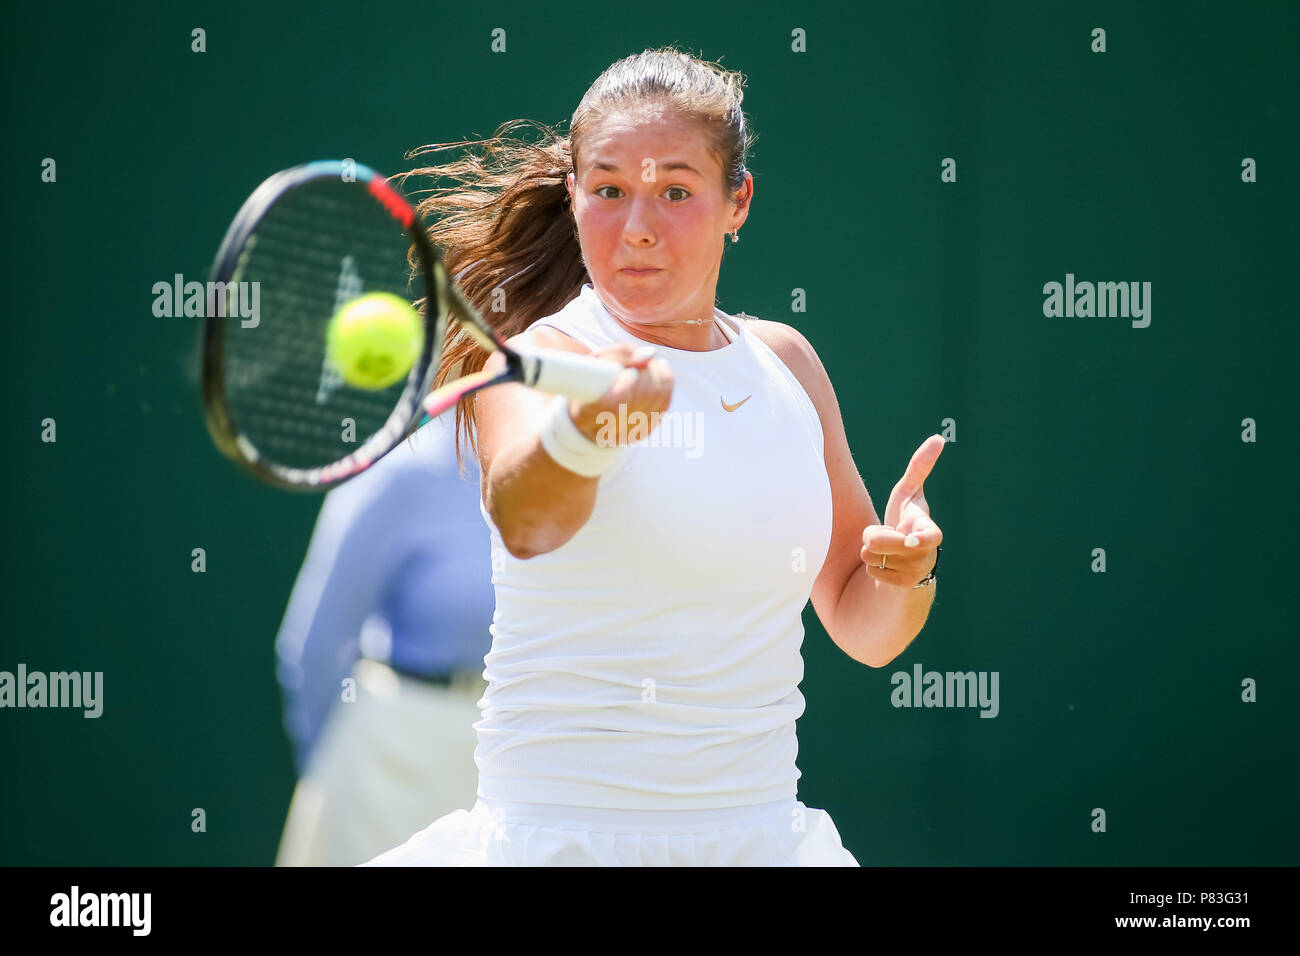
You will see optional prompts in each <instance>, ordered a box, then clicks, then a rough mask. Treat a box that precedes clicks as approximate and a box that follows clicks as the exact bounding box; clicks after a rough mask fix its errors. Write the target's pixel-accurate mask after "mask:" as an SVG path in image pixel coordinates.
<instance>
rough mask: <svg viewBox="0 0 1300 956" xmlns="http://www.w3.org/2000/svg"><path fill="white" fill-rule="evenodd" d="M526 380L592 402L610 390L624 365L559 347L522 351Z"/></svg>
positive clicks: (531, 383)
mask: <svg viewBox="0 0 1300 956" xmlns="http://www.w3.org/2000/svg"><path fill="white" fill-rule="evenodd" d="M518 355H519V358H520V359H521V360H522V363H523V370H524V384H525V385H528V386H529V387H531V388H535V389H538V390H539V391H543V392H550V393H551V394H553V395H563V396H565V397H566V398H572V399H576V400H577V401H579V402H590V401H592V400H593V399H597V398H600V396H602V395H604V394H605V393H606V392H608V391H609V387H610V386H611V385H613V384H614V380H615V379H617V378H618V376H619V373H620V372H622V371H623V366H622V365H619V364H618V363H617V362H611V361H610V360H609V359H602V358H592V357H591V356H590V355H578V354H576V353H574V352H562V351H559V350H558V349H528V350H527V351H522V350H520V351H518Z"/></svg>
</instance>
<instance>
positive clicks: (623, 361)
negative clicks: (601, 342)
mask: <svg viewBox="0 0 1300 956" xmlns="http://www.w3.org/2000/svg"><path fill="white" fill-rule="evenodd" d="M654 354H655V347H654V346H653V345H647V344H645V343H644V342H616V343H614V344H613V345H607V346H605V348H602V349H598V350H596V351H595V352H593V353H592V355H594V356H596V357H597V358H603V359H609V360H610V361H613V362H618V363H619V364H620V365H622V366H624V367H626V368H645V367H646V365H647V364H648V363H649V362H650V359H652V358H654Z"/></svg>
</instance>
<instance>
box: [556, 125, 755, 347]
mask: <svg viewBox="0 0 1300 956" xmlns="http://www.w3.org/2000/svg"><path fill="white" fill-rule="evenodd" d="M578 163H579V166H578V167H577V177H576V181H575V179H574V177H573V176H572V175H571V176H570V180H569V194H570V196H571V197H572V201H573V211H574V216H575V217H576V219H577V224H578V240H579V242H580V244H581V246H582V255H583V259H584V261H585V263H586V266H587V271H588V273H590V275H591V280H592V284H593V285H594V286H595V288H596V291H597V292H598V293H599V294H600V296H601V298H602V299H603V300H604V301H606V302H607V303H608V304H610V305H611V307H613V308H614V309H616V310H618V311H619V312H620V313H621V314H622V315H623V316H624V317H625V318H628V319H633V320H635V321H638V322H642V323H646V324H654V323H656V322H672V321H675V320H679V319H693V318H708V317H710V316H712V315H713V303H714V298H715V295H716V291H717V284H718V269H719V265H720V264H721V261H722V243H723V241H724V238H725V237H726V235H727V233H729V232H731V230H732V229H735V228H739V226H740V225H741V223H743V222H744V221H745V216H746V215H747V212H748V202H745V204H744V205H742V206H741V207H739V208H737V207H736V206H735V205H734V204H733V203H732V202H730V201H729V200H728V198H727V196H726V195H725V194H724V193H723V186H722V166H721V164H720V163H719V161H718V160H717V159H716V158H715V157H714V156H713V154H712V153H711V152H710V150H709V149H708V146H707V142H706V140H705V138H704V135H703V133H702V131H701V129H700V127H699V126H698V125H697V124H696V123H694V122H693V121H690V120H686V119H682V118H680V117H678V116H676V115H675V114H673V113H672V112H670V111H665V110H661V109H658V108H655V107H647V108H642V109H640V110H637V111H636V112H633V113H622V114H617V115H615V116H612V117H607V118H605V119H604V120H602V121H601V122H600V123H599V124H597V125H595V126H593V127H592V128H591V129H590V130H589V131H588V133H587V135H586V137H585V138H584V139H583V141H582V148H581V151H580V155H579V156H578ZM602 166H605V167H614V168H612V169H610V168H601V167H602ZM748 185H749V184H748V183H747V184H746V189H747V190H748ZM746 194H747V193H746ZM742 195H744V194H742ZM638 266H640V267H645V268H650V269H654V270H657V271H651V272H646V273H640V274H638V273H636V272H632V271H628V270H632V269H634V268H636V267H638Z"/></svg>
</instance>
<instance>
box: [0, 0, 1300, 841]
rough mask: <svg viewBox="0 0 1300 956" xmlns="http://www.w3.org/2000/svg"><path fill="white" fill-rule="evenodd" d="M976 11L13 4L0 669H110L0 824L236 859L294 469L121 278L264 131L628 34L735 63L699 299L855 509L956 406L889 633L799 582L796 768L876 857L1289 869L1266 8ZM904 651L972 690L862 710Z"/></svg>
mask: <svg viewBox="0 0 1300 956" xmlns="http://www.w3.org/2000/svg"><path fill="white" fill-rule="evenodd" d="M978 6H979V7H982V8H983V9H977V5H975V4H967V3H957V2H953V3H934V2H925V3H918V2H891V3H888V4H874V3H873V4H866V5H864V6H863V7H861V8H855V6H854V5H852V4H839V3H826V2H817V3H808V2H801V3H790V4H760V3H747V4H744V5H740V6H736V5H731V4H718V5H716V6H715V7H711V8H709V7H705V6H704V5H701V4H696V3H664V4H655V5H652V6H650V7H646V6H644V5H621V6H620V5H592V6H590V7H583V6H576V7H575V6H573V5H567V6H563V7H554V6H538V5H535V4H523V3H519V4H515V3H509V4H500V3H499V4H494V5H492V6H491V7H490V8H487V9H483V10H480V11H479V12H474V11H470V10H468V8H466V7H464V5H461V6H460V7H458V8H444V7H441V6H439V5H434V4H428V3H404V4H395V3H377V4H370V5H363V6H360V7H358V6H357V5H355V4H344V5H340V7H339V8H338V9H337V10H331V9H328V7H324V8H322V7H321V6H319V5H317V4H307V3H302V4H297V5H278V4H270V5H267V4H253V3H246V2H240V3H230V2H222V3H209V4H190V5H188V6H186V5H182V4H174V5H170V4H157V5H154V6H152V7H150V6H148V5H144V4H132V5H128V6H123V7H119V6H116V5H103V6H102V7H100V6H95V7H82V6H79V5H75V4H74V5H68V4H57V3H56V4H49V5H36V4H23V5H21V6H19V5H7V6H6V7H5V10H4V13H3V30H2V31H0V36H2V37H3V39H0V49H2V50H3V56H2V57H0V69H2V70H3V75H4V86H3V98H4V100H3V116H4V129H5V137H4V138H5V143H6V146H5V149H4V150H2V151H0V168H2V170H3V177H4V181H5V183H6V188H5V190H4V193H3V204H4V206H3V209H4V221H5V229H4V236H5V238H4V242H5V262H6V266H7V268H6V273H7V275H8V277H9V279H8V291H7V293H6V296H5V305H4V313H5V318H4V328H5V336H6V341H5V350H4V355H5V357H6V359H7V361H5V362H4V366H5V375H4V377H3V386H2V387H3V389H4V423H5V427H6V433H7V435H8V441H7V443H6V444H7V449H6V452H7V454H6V467H5V468H4V476H5V477H4V481H5V488H4V492H5V493H4V528H5V538H6V543H5V546H4V547H3V548H0V561H3V576H4V581H5V589H4V595H5V596H4V608H3V611H4V613H3V622H4V623H3V639H2V643H0V669H7V670H11V671H12V670H14V669H15V668H16V665H17V664H18V663H19V662H24V663H26V665H27V666H28V668H29V669H32V670H44V671H54V670H67V669H75V670H91V671H94V670H102V671H103V672H104V681H105V712H104V715H103V716H102V717H101V718H100V719H98V720H86V719H83V718H82V716H81V714H80V712H79V711H75V710H44V711H33V710H8V709H6V710H3V711H0V759H2V763H0V774H2V775H3V784H2V785H0V864H60V865H63V864H92V865H99V864H245V863H251V864H269V863H270V862H271V861H272V860H273V857H274V852H275V847H276V843H277V841H278V838H279V832H280V827H281V824H282V822H283V818H284V814H285V811H286V809H287V806H288V802H289V797H290V794H291V791H292V787H293V783H294V778H293V772H292V766H291V762H290V751H289V745H288V742H287V740H286V739H285V737H284V734H283V732H282V730H281V724H280V699H279V691H278V687H277V685H276V683H275V681H274V674H273V667H274V655H273V646H272V641H273V638H274V635H275V632H276V629H277V627H278V625H279V621H280V616H281V614H282V612H283V609H284V603H285V601H286V599H287V595H288V592H289V588H290V586H291V584H292V582H293V579H294V575H295V574H296V572H297V569H298V565H299V562H300V561H301V559H302V556H303V553H304V550H305V548H306V543H307V539H308V536H309V534H310V531H311V528H312V525H313V521H314V518H315V513H316V510H317V508H318V507H319V498H315V497H309V496H295V495H292V494H289V493H284V492H279V491H275V490H273V489H271V488H268V487H263V486H261V485H259V484H257V483H256V482H254V481H253V480H252V479H250V478H248V477H246V476H245V475H244V474H243V473H242V472H240V471H238V470H237V469H236V468H234V466H232V465H230V464H229V463H227V462H225V461H224V460H223V459H221V458H220V457H219V456H218V454H217V453H216V451H215V450H214V449H213V448H212V447H211V445H210V443H209V441H208V438H207V435H206V432H205V430H204V427H203V424H202V418H201V411H200V406H199V402H198V396H197V386H196V375H195V369H196V360H197V350H196V344H197V329H196V327H195V325H196V320H194V319H184V318H167V319H163V318H156V317H154V316H153V314H152V311H151V305H152V301H153V296H152V292H151V288H152V286H153V283H155V282H158V281H170V279H171V277H172V276H173V274H174V273H177V272H180V273H183V274H184V275H185V277H186V278H187V279H194V278H198V279H202V278H206V273H207V268H208V266H209V264H210V261H211V258H212V254H213V252H214V251H215V248H216V246H217V244H218V242H219V240H220V239H221V236H222V234H223V233H224V230H225V227H226V225H227V223H228V221H229V220H230V218H231V217H232V216H233V214H234V213H235V211H236V210H237V209H238V207H239V205H240V203H241V202H242V200H243V199H244V197H245V196H246V195H247V194H248V193H249V192H250V191H251V189H252V188H253V187H254V186H255V185H256V184H257V183H258V182H260V181H261V180H262V179H263V178H264V177H265V176H267V175H268V174H270V173H271V172H273V171H275V170H278V169H281V168H284V167H287V166H291V165H295V164H297V163H299V162H303V161H306V160H310V159H318V158H341V157H345V156H346V157H352V158H354V159H357V160H359V161H361V162H365V163H368V164H370V165H372V166H374V167H376V168H378V169H380V170H383V171H385V172H388V173H395V172H398V171H400V170H402V169H406V168H409V166H410V165H411V164H408V163H407V162H406V161H404V159H403V154H404V153H405V151H406V150H408V149H410V148H412V147H415V146H418V145H421V144H424V143H430V142H439V141H447V140H455V139H461V138H468V137H470V136H473V135H487V134H490V133H491V132H492V130H493V129H494V128H495V127H496V126H497V125H498V124H499V123H501V122H503V121H505V120H509V119H513V118H517V117H528V118H532V119H538V120H542V121H546V122H550V123H567V121H568V118H569V117H570V115H571V113H572V110H573V108H574V107H575V106H576V105H577V102H578V100H579V99H580V97H581V95H582V93H583V92H584V91H585V90H586V88H587V86H588V85H589V84H590V83H591V82H592V80H594V79H595V77H596V76H597V74H598V73H599V72H600V71H601V70H602V69H604V68H605V67H606V66H607V65H608V64H609V63H611V62H613V61H614V60H616V59H618V58H620V57H622V56H625V55H628V54H630V53H633V52H637V51H639V50H641V49H644V48H646V47H649V46H656V45H659V44H663V43H677V44H679V45H681V46H683V47H686V48H689V49H690V50H691V51H692V52H695V53H698V54H702V55H704V56H705V57H708V58H711V59H717V58H721V59H722V62H723V64H724V65H726V66H728V67H730V68H732V69H739V70H742V71H743V72H744V73H745V74H746V75H747V76H748V77H749V86H748V90H747V98H746V101H745V106H746V108H747V113H748V116H749V118H750V121H751V123H752V126H753V127H754V129H755V130H756V131H757V132H758V134H759V140H758V143H757V145H756V147H755V149H754V151H753V153H752V154H751V157H750V168H751V169H752V170H753V171H754V173H755V179H756V192H755V198H754V206H753V213H752V215H751V217H750V219H749V222H748V223H747V225H746V227H745V228H744V229H743V230H742V235H741V242H740V244H739V245H737V246H735V247H734V248H731V249H729V250H728V253H727V260H726V264H725V266H724V270H723V275H722V281H721V283H720V286H719V304H720V306H721V307H722V308H723V309H725V310H726V311H728V312H733V313H734V312H739V311H745V312H748V313H750V314H751V315H757V316H760V317H764V318H770V319H776V320H780V321H786V322H790V323H792V324H794V325H796V326H797V327H799V328H800V329H801V330H802V331H803V332H804V333H805V334H806V335H807V337H808V338H809V340H810V341H811V342H812V343H813V344H814V346H815V347H816V348H817V349H818V351H819V353H820V354H821V356H822V359H823V361H824V363H825V365H826V367H827V369H828V371H829V373H830V377H831V380H832V381H833V383H834V384H835V387H836V390H837V393H838V396H839V400H840V403H841V406H842V409H843V415H844V420H845V424H846V427H847V430H848V435H849V440H850V444H851V446H852V448H853V450H854V453H855V458H856V460H857V463H858V466H859V468H860V470H861V472H862V474H863V477H864V479H865V480H866V483H867V486H868V488H869V489H870V491H871V492H872V497H873V499H874V501H875V503H876V506H877V509H878V510H880V511H882V512H883V509H884V505H885V502H886V501H887V499H888V496H889V489H890V488H891V487H892V485H893V483H894V482H895V481H896V480H897V479H898V477H899V476H900V475H901V474H902V471H903V468H904V467H905V465H906V464H907V460H908V458H909V456H910V455H911V453H912V452H913V451H914V450H915V448H916V447H917V445H919V444H920V443H921V441H922V440H924V438H925V437H926V436H927V435H929V434H932V433H934V432H936V431H939V430H940V429H941V428H942V427H943V421H944V420H945V419H952V420H953V421H954V422H955V438H956V441H955V442H952V443H950V444H949V445H948V446H947V447H946V448H945V450H944V453H943V455H942V457H941V458H940V460H939V462H938V464H937V466H936V468H935V471H934V474H933V476H932V478H931V480H930V481H929V482H928V483H927V486H926V491H927V497H928V499H929V502H930V505H931V508H932V512H933V515H934V517H935V519H936V520H937V521H938V522H939V524H940V525H941V526H942V527H943V529H944V532H945V545H944V554H943V567H942V574H941V580H940V585H939V591H938V597H937V603H936V605H935V607H934V609H933V611H932V614H931V618H930V621H929V623H928V624H927V626H926V628H925V630H924V631H923V633H922V634H921V635H920V637H919V638H918V639H917V640H916V641H915V642H914V643H913V644H912V646H911V647H909V648H908V650H907V651H906V652H905V653H904V654H903V655H902V656H901V657H899V658H898V659H897V660H896V661H895V662H894V663H893V664H891V665H889V666H887V667H885V668H883V669H880V670H873V669H870V668H867V667H864V666H862V665H860V664H857V663H855V662H854V661H852V660H850V659H849V658H848V657H846V656H845V655H844V654H842V653H841V652H840V651H839V650H838V649H837V648H836V647H835V646H834V645H833V644H832V643H831V642H830V641H829V640H828V638H827V637H826V635H825V633H824V632H823V631H822V629H821V627H820V625H819V624H818V622H817V620H816V617H815V615H814V614H813V612H812V610H811V608H809V609H808V610H807V611H806V613H805V622H806V625H807V630H808V634H807V639H806V641H805V658H806V661H807V677H806V679H805V681H804V683H803V685H802V690H803V692H804V694H805V695H806V697H807V700H808V707H807V712H806V715H805V716H804V718H803V719H802V720H801V721H800V724H799V739H800V745H801V746H800V759H799V764H800V767H801V769H802V771H803V778H802V780H801V782H800V798H801V799H802V800H803V801H804V802H805V803H806V804H808V805H809V806H814V807H823V808H826V809H827V810H828V811H829V812H830V814H831V816H832V817H833V818H834V820H835V821H836V823H837V825H838V827H839V829H840V832H841V835H842V837H843V839H844V843H845V845H846V846H847V847H848V848H849V849H850V850H851V851H852V852H853V853H854V854H855V855H856V856H857V858H858V859H859V861H860V862H862V863H864V864H1085V865H1112V864H1121V865H1143V866H1146V865H1199V864H1205V865H1229V864H1232V865H1251V864H1295V863H1298V862H1300V854H1298V853H1297V849H1298V843H1300V841H1298V840H1297V828H1296V822H1295V795H1296V784H1297V770H1296V768H1297V752H1296V751H1297V744H1296V707H1295V693H1296V675H1297V673H1298V672H1300V669H1298V668H1297V664H1300V659H1298V658H1300V655H1298V654H1297V651H1296V637H1297V632H1298V630H1300V628H1297V604H1296V592H1295V588H1294V583H1293V580H1292V579H1293V576H1294V573H1295V570H1296V564H1295V559H1294V557H1293V554H1294V551H1293V549H1292V548H1291V547H1290V544H1291V542H1290V540H1289V539H1290V537H1291V536H1292V534H1293V532H1294V529H1295V527H1296V517H1297V515H1296V501H1295V497H1294V495H1293V494H1292V493H1291V492H1290V491H1289V489H1290V488H1291V487H1292V483H1293V479H1294V475H1295V472H1296V467H1295V466H1296V464H1297V455H1296V450H1295V441H1296V438H1295V431H1294V415H1295V409H1296V403H1295V399H1294V394H1295V392H1294V387H1295V383H1294V380H1293V379H1291V378H1290V375H1291V374H1293V373H1291V372H1289V371H1288V369H1289V368H1290V366H1291V364H1292V360H1293V358H1294V356H1295V354H1296V352H1297V344H1298V338H1300V337H1298V336H1297V333H1296V331H1295V325H1294V323H1295V321H1296V310H1295V301H1296V299H1295V291H1294V282H1295V278H1296V268H1295V252H1296V239H1295V221H1296V214H1297V211H1298V207H1297V202H1296V190H1297V186H1296V179H1295V174H1294V171H1293V170H1292V168H1291V167H1289V166H1288V165H1287V163H1289V162H1294V159H1295V157H1296V156H1297V155H1300V136H1298V135H1297V129H1300V118H1298V117H1297V115H1296V114H1297V106H1296V96H1295V91H1296V85H1295V80H1296V77H1295V72H1296V69H1295V68H1296V62H1297V54H1296V36H1297V35H1298V31H1300V8H1298V7H1297V6H1296V5H1295V4H1294V3H1291V2H1277V3H1268V4H1264V3H1257V4H1250V3H1248V4H1227V3H1222V4H1215V5H1211V4H1193V3H1159V4H1141V5H1133V4H1129V3H1088V4H1082V3H1074V4H1052V5H1044V4H1040V3H1030V2H1018V3H997V4H983V5H978ZM1045 6H1050V7H1052V9H1050V10H1048V9H1044V7H1045ZM1135 6H1137V9H1134V7H1135ZM445 9H456V10H457V12H456V13H454V14H448V15H447V16H448V18H447V19H446V20H442V21H440V20H439V19H437V18H438V17H439V16H440V15H442V14H443V11H444V10H445ZM194 27H202V28H204V29H205V30H206V31H207V52H205V53H202V54H197V53H192V52H191V51H190V31H191V29H192V28H194ZM497 27H500V28H503V29H505V30H506V35H507V52H505V53H503V54H494V53H493V52H491V48H490V41H491V31H492V30H493V29H494V28H497ZM796 27H799V28H803V29H804V30H806V31H807V36H808V42H807V47H808V49H807V52H806V53H802V54H796V53H792V52H791V50H790V42H791V41H790V33H791V30H792V29H794V28H796ZM1094 27H1103V28H1105V29H1106V31H1107V45H1108V49H1107V52H1105V53H1104V54H1095V53H1093V52H1091V51H1090V44H1091V36H1090V34H1091V31H1092V29H1093V28H1094ZM1247 156H1249V157H1253V158H1254V159H1255V160H1256V161H1257V162H1258V168H1259V181H1258V182H1257V183H1253V184H1247V183H1243V182H1242V181H1241V175H1240V173H1241V161H1242V159H1243V157H1247ZM45 157H53V158H54V159H55V160H56V161H57V163H58V167H57V170H58V179H57V182H56V183H53V184H50V183H43V182H42V181H41V177H40V173H41V161H42V160H43V159H44V158H45ZM945 157H953V158H954V159H955V160H956V161H957V175H958V178H957V182H955V183H944V182H941V181H940V163H941V161H942V160H943V159H944V158H945ZM1067 272H1072V273H1074V274H1075V275H1076V277H1077V278H1078V279H1079V280H1090V281H1119V280H1124V281H1130V280H1132V281H1149V282H1151V283H1152V286H1153V289H1152V321H1151V325H1150V327H1149V328H1146V329H1134V328H1131V327H1130V324H1129V322H1128V321H1127V320H1123V319H1098V318H1091V319H1088V318H1068V319H1067V318H1057V319H1049V318H1045V317H1044V316H1043V314H1042V300H1043V293H1042V287H1043V284H1044V283H1046V282H1050V281H1058V282H1063V281H1064V279H1065V275H1066V273H1067ZM794 288H801V289H805V290H806V291H807V296H808V311H807V312H806V313H804V314H797V315H795V314H791V312H790V300H791V299H790V297H791V290H792V289H794ZM47 417H48V418H54V419H55V420H56V421H57V429H58V431H57V435H58V441H57V443H54V444H47V443H43V442H42V441H41V439H40V431H41V421H42V419H45V418H47ZM1248 417H1249V418H1253V419H1255V420H1256V422H1257V423H1258V441H1257V442H1256V443H1243V442H1242V440H1241V423H1242V420H1243V419H1244V418H1248ZM1287 428H1292V431H1291V432H1288V431H1287ZM195 547H203V548H205V549H206V552H207V572H206V573H204V574H195V573H192V572H191V570H190V561H191V558H190V552H191V549H192V548H195ZM1099 547H1100V548H1104V549H1105V551H1106V555H1107V568H1108V569H1107V571H1106V573H1104V574H1097V573H1093V572H1092V571H1091V570H1090V564H1091V557H1092V549H1094V548H1099ZM916 662H920V663H922V664H923V665H924V667H925V669H927V670H939V671H948V670H962V671H965V670H976V671H997V672H998V673H999V674H1000V696H1001V701H1000V705H1001V713H1000V714H999V716H998V717H997V718H996V719H992V720H990V719H980V718H979V717H978V713H977V711H976V710H959V709H947V710H944V709H931V710H924V709H922V710H914V709H895V708H894V707H892V706H891V704H890V692H891V689H892V688H891V685H890V680H889V675H890V674H891V673H892V672H894V671H896V670H906V671H909V672H910V671H911V668H912V665H913V664H914V663H916ZM1248 677H1249V678H1254V679H1255V680H1257V681H1258V682H1259V691H1258V693H1259V700H1258V702H1257V703H1251V704H1247V703H1243V702H1242V701H1241V682H1242V680H1243V679H1244V678H1248ZM195 807H203V808H204V809H205V810H206V812H207V832H206V833H198V834H196V833H193V832H191V829H190V811H191V809H192V808H195ZM1095 807H1101V808H1104V809H1105V810H1106V813H1107V831H1106V832H1105V833H1094V832H1092V830H1091V828H1090V823H1091V811H1092V810H1093V808H1095Z"/></svg>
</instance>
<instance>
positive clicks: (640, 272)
mask: <svg viewBox="0 0 1300 956" xmlns="http://www.w3.org/2000/svg"><path fill="white" fill-rule="evenodd" d="M618 271H619V272H626V273H627V274H628V275H632V276H648V275H650V274H651V273H654V272H662V271H663V270H662V269H651V268H645V269H638V268H635V267H633V266H629V267H627V268H625V269H619V270H618Z"/></svg>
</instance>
